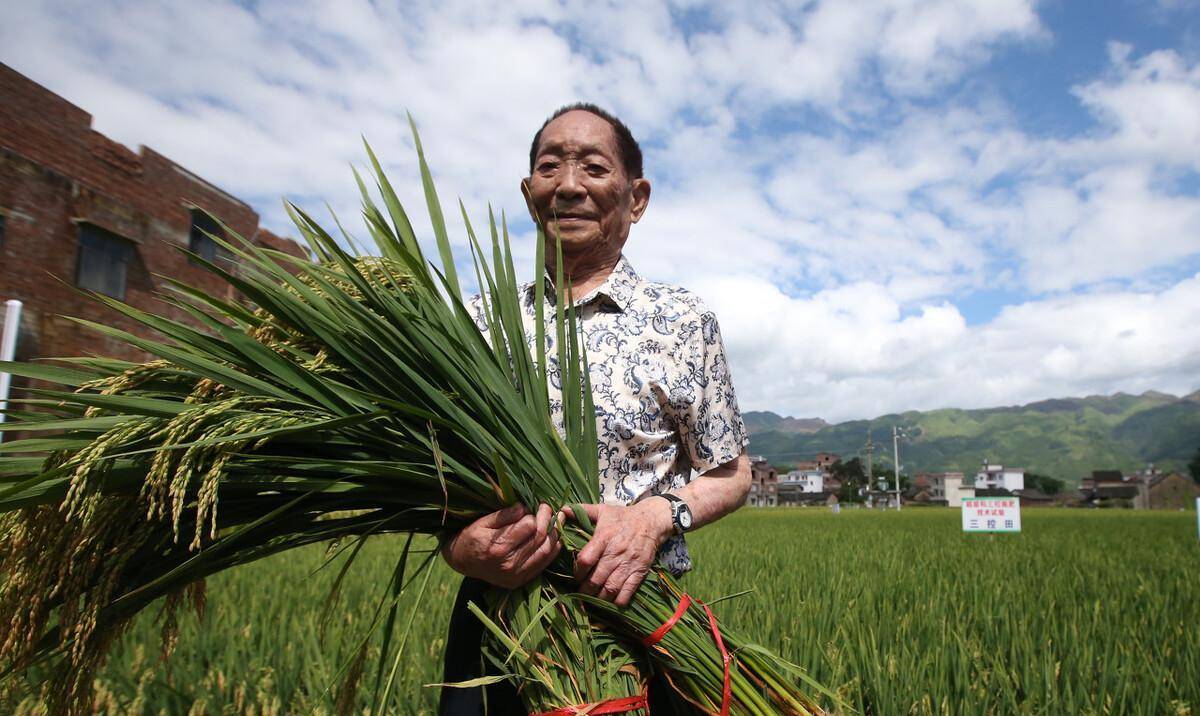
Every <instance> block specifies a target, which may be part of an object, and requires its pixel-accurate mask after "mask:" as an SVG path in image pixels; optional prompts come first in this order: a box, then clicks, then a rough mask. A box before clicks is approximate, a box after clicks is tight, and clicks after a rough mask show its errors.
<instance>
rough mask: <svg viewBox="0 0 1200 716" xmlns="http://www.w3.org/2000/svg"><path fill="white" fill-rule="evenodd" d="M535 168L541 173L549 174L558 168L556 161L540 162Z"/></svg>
mask: <svg viewBox="0 0 1200 716" xmlns="http://www.w3.org/2000/svg"><path fill="white" fill-rule="evenodd" d="M537 170H538V171H539V172H541V173H542V174H549V173H551V172H554V171H557V170H558V163H557V162H542V163H541V164H539V165H538V166H537Z"/></svg>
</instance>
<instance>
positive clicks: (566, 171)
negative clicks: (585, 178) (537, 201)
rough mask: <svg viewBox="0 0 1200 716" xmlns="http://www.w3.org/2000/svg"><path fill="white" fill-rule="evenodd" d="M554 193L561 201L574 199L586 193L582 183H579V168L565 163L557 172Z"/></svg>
mask: <svg viewBox="0 0 1200 716" xmlns="http://www.w3.org/2000/svg"><path fill="white" fill-rule="evenodd" d="M555 193H556V194H558V196H559V197H560V198H563V199H576V198H579V197H580V196H583V194H584V193H586V190H585V189H584V188H583V182H582V181H580V176H579V167H578V166H576V164H575V162H567V163H566V165H565V166H564V167H563V169H562V171H561V172H559V175H558V186H557V187H556V188H555Z"/></svg>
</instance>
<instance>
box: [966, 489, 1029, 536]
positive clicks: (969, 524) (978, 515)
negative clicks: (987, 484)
mask: <svg viewBox="0 0 1200 716" xmlns="http://www.w3.org/2000/svg"><path fill="white" fill-rule="evenodd" d="M962 528H963V532H1020V531H1021V500H1020V498H1018V497H1016V496H1013V497H964V498H963V503H962Z"/></svg>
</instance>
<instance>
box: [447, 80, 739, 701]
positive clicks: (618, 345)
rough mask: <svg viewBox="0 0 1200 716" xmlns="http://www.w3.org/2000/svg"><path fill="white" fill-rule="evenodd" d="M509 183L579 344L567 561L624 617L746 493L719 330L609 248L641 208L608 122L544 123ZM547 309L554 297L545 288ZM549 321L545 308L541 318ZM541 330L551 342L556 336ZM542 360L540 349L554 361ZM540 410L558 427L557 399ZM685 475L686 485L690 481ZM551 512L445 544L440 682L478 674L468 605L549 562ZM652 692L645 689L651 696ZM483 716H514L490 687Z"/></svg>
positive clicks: (633, 154) (620, 128)
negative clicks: (591, 435)
mask: <svg viewBox="0 0 1200 716" xmlns="http://www.w3.org/2000/svg"><path fill="white" fill-rule="evenodd" d="M529 159H530V173H529V176H528V177H527V178H526V179H524V180H523V182H522V190H523V192H524V193H525V195H526V197H527V198H528V200H529V207H530V213H531V215H532V217H533V219H534V221H536V222H538V223H539V224H540V225H541V226H542V227H544V228H545V230H546V231H545V233H546V235H547V237H555V236H557V237H559V238H560V240H561V243H562V254H563V272H564V274H565V276H564V277H559V276H555V275H554V265H555V260H554V258H553V257H554V256H555V246H554V240H553V238H548V239H547V241H548V243H549V245H548V246H547V250H546V255H547V257H549V258H548V260H547V275H546V277H545V279H544V280H546V281H547V282H548V285H549V284H550V283H552V282H555V281H558V280H559V279H561V278H565V279H566V280H568V281H570V284H571V287H572V291H573V295H574V296H577V297H579V298H577V299H576V300H575V307H576V312H577V316H578V320H579V322H580V326H581V329H582V334H583V336H584V340H586V341H587V347H588V357H589V362H590V366H589V369H590V371H589V372H590V377H591V382H592V391H593V398H594V402H595V405H596V421H597V429H598V430H597V432H598V438H599V444H598V445H597V449H598V451H599V465H600V475H599V476H598V478H599V481H600V494H601V498H602V500H603V502H602V503H601V504H597V505H586V506H585V509H586V510H587V512H588V515H589V517H591V518H592V520H593V521H594V522H595V526H596V530H595V534H594V536H593V537H592V540H591V541H590V542H589V543H588V544H587V546H586V547H584V549H583V550H581V551H580V552H579V554H578V555H577V557H576V560H575V575H576V577H577V578H578V579H579V585H580V586H579V588H580V591H581V592H584V593H586V594H592V595H597V596H599V597H601V598H604V599H608V600H611V601H614V602H615V603H617V604H618V605H622V606H624V605H626V604H628V603H629V600H630V599H631V598H632V597H633V594H634V592H635V591H636V590H637V588H638V586H639V585H640V584H641V583H642V580H643V579H644V578H645V576H646V574H647V573H648V572H649V570H650V568H651V567H652V566H653V565H654V563H655V562H656V561H661V562H662V564H663V565H664V566H666V568H667V569H669V570H671V571H672V572H674V573H676V574H682V573H683V572H685V571H687V570H689V569H691V560H690V558H689V555H688V550H687V545H686V543H685V542H684V539H683V535H684V533H685V532H687V531H689V530H693V529H696V528H699V527H702V526H704V525H706V524H708V523H710V522H713V521H714V520H717V519H720V518H721V517H723V516H724V515H727V514H729V513H730V512H733V511H734V510H736V509H737V508H738V507H739V506H740V505H741V504H742V503H743V501H744V499H745V495H746V491H747V490H748V489H749V485H750V466H749V460H748V459H747V458H746V455H745V452H744V447H745V444H746V442H747V438H746V432H745V428H744V426H743V425H742V420H741V416H740V414H739V413H738V408H737V400H736V398H735V396H734V392H733V385H732V383H731V381H730V376H729V369H728V365H727V363H726V360H725V351H724V347H723V346H722V343H721V337H720V332H719V329H718V327H717V322H716V318H715V317H714V316H713V314H712V313H711V312H710V311H708V309H707V308H705V306H704V304H703V303H701V301H700V300H699V299H698V298H697V297H695V296H693V295H692V294H690V293H688V292H687V291H685V290H683V289H681V288H677V287H674V286H669V285H666V284H661V283H655V282H652V281H647V280H645V279H643V278H641V277H640V276H639V275H638V274H637V273H635V272H634V270H633V267H632V266H631V265H630V264H629V261H628V260H627V259H625V257H624V256H623V255H622V253H621V250H622V248H623V247H624V245H625V241H626V239H628V237H629V229H630V227H631V225H633V224H635V223H637V222H638V220H639V219H640V218H641V217H642V215H643V214H644V213H645V211H646V206H647V205H648V203H649V201H650V182H649V181H648V180H647V179H645V178H644V177H643V176H642V152H641V149H640V148H639V147H638V144H637V142H636V141H635V140H634V138H633V135H632V134H631V133H630V131H629V129H628V128H627V127H626V126H625V125H624V124H623V123H622V122H621V121H620V120H618V119H617V118H616V117H613V116H612V115H610V114H609V113H607V112H605V111H604V110H602V109H600V108H599V107H596V106H595V105H590V104H576V105H571V106H568V107H563V108H562V109H559V110H558V111H557V112H555V113H554V114H553V115H552V116H551V117H550V118H549V119H548V120H546V122H545V124H543V125H542V128H541V129H540V130H539V131H538V133H537V134H536V135H535V136H534V138H533V144H532V147H531V148H530V153H529ZM535 295H536V294H535V293H534V289H533V285H532V284H529V285H528V286H526V287H524V288H523V289H522V299H523V303H522V305H523V308H524V309H525V310H524V319H525V326H526V332H527V334H532V333H533V323H534V321H535V320H536V313H535V307H534V305H533V302H534V300H535V299H534V296H535ZM546 300H547V302H553V301H554V300H555V298H554V291H553V290H552V288H551V290H547V291H546ZM544 313H545V316H547V317H548V319H547V320H550V321H552V320H553V316H554V310H553V307H552V306H550V307H548V310H546V311H545V312H544ZM553 334H554V331H553V330H550V331H548V335H553ZM551 353H553V351H551ZM551 392H552V407H553V408H554V410H555V413H556V415H555V417H556V419H557V421H558V422H559V424H560V425H561V423H562V420H561V402H560V401H558V400H554V399H553V398H554V397H555V396H554V394H555V393H556V386H551ZM693 473H697V474H698V475H699V476H698V477H693V476H692V475H693ZM553 519H554V514H553V511H552V509H551V508H550V507H549V506H547V505H541V506H540V507H539V508H538V510H537V512H536V513H533V514H531V513H529V512H528V511H527V510H525V509H524V508H523V507H521V506H515V507H511V508H508V509H505V510H501V511H499V512H496V513H494V514H491V515H487V516H485V517H483V518H481V519H479V520H477V521H476V522H474V523H473V524H471V525H469V526H468V527H466V528H465V529H463V530H462V531H461V532H460V533H458V534H457V535H455V536H454V537H453V538H452V539H450V540H448V541H447V542H446V543H445V545H444V546H443V550H442V554H443V556H444V557H445V559H446V561H447V562H448V563H449V564H450V566H451V567H453V568H454V569H455V570H457V571H458V572H460V573H462V574H463V575H465V576H466V579H464V580H463V586H462V588H461V590H460V592H459V596H458V602H457V604H456V605H455V611H454V614H453V616H452V618H451V630H450V637H449V639H448V642H447V647H446V673H445V678H446V681H465V680H468V679H472V678H476V677H478V676H481V675H482V674H483V673H484V672H483V670H482V667H481V664H480V661H481V659H480V654H479V644H480V639H481V638H482V629H481V627H480V626H479V624H478V622H477V620H475V619H474V618H473V617H472V615H471V614H470V613H469V612H468V611H467V609H466V603H467V601H468V600H472V599H476V600H477V599H478V597H479V595H480V594H481V593H482V591H483V590H484V589H486V585H488V584H492V585H496V586H499V587H504V588H510V589H511V588H513V587H517V586H520V585H522V584H525V583H526V582H528V581H530V580H531V579H533V578H534V577H536V576H537V575H538V574H540V573H541V571H542V570H543V569H545V568H546V567H547V566H548V565H549V564H550V563H551V562H552V561H553V560H554V558H555V557H556V556H557V555H558V551H559V544H558V541H557V538H556V532H555V531H554V530H553V529H551V522H552V520H553ZM652 691H653V690H652ZM484 701H485V694H484V689H482V688H476V689H446V690H444V691H443V694H442V704H441V709H440V712H441V713H442V714H454V715H455V716H457V715H459V714H472V716H473V715H474V714H480V713H483V712H484V711H483V708H484ZM486 702H487V713H489V714H509V713H516V714H520V713H524V712H523V711H522V709H521V706H520V701H519V699H517V697H516V694H515V691H514V690H513V689H512V688H511V687H510V686H508V685H507V684H506V683H505V684H497V685H495V686H493V687H489V688H488V689H487V693H486Z"/></svg>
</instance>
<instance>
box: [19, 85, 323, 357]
mask: <svg viewBox="0 0 1200 716" xmlns="http://www.w3.org/2000/svg"><path fill="white" fill-rule="evenodd" d="M192 205H195V206H198V207H201V208H203V209H205V210H207V211H209V212H210V213H212V214H213V215H214V216H217V217H218V218H220V219H221V220H222V221H223V222H224V223H225V224H226V225H228V226H229V227H230V228H231V229H233V230H234V231H236V232H237V233H238V234H240V235H241V236H244V237H248V238H250V239H252V240H253V241H255V243H258V244H259V245H263V246H268V247H270V248H273V249H276V250H280V251H284V252H286V253H289V254H292V255H294V256H299V257H304V256H306V252H305V250H304V249H302V248H301V247H300V246H299V245H298V244H296V242H294V241H291V240H290V239H285V238H282V237H278V236H275V235H274V234H271V233H270V232H268V231H266V230H265V229H260V228H259V226H258V214H257V213H256V212H255V211H254V210H253V209H252V208H250V206H249V205H247V204H246V203H245V202H242V201H240V200H238V199H237V198H235V197H233V196H230V195H229V194H227V193H226V192H224V191H222V190H221V189H219V188H218V187H216V186H213V185H212V184H210V183H208V182H207V181H205V180H204V179H202V178H201V177H198V176H196V175H194V174H192V173H191V172H189V171H187V170H186V169H184V168H183V167H181V166H179V165H178V164H176V163H174V162H172V161H171V160H170V159H168V158H166V157H164V156H163V155H161V154H159V153H157V152H155V151H153V150H151V149H148V148H146V147H142V148H141V149H140V151H138V152H133V151H130V150H129V149H128V148H126V147H125V146H123V145H121V144H119V143H117V142H114V141H112V140H110V139H108V138H107V137H105V136H103V135H102V134H100V133H98V132H96V131H94V130H93V129H92V128H91V115H90V114H88V113H87V112H85V111H84V110H82V109H80V108H79V107H76V106H75V105H73V104H71V103H70V102H68V101H67V100H65V99H63V98H62V97H59V96H57V95H55V94H54V93H52V92H50V91H49V90H47V89H45V88H44V87H41V86H40V85H38V84H36V83H35V82H33V81H31V80H29V79H28V78H26V77H24V76H22V75H20V74H19V73H17V72H15V71H14V70H12V69H11V68H9V67H7V66H5V65H3V64H0V215H3V216H4V219H5V222H4V236H3V240H2V242H0V301H2V300H5V299H10V298H16V299H19V300H20V301H22V302H23V303H24V304H25V305H24V311H23V315H22V320H21V338H20V341H19V345H18V358H20V359H28V358H33V357H44V356H71V355H86V354H98V355H106V356H114V357H120V358H126V359H131V360H144V359H146V358H147V356H146V355H145V354H143V353H141V352H140V351H137V350H134V349H130V348H129V347H127V346H125V345H123V344H121V343H120V342H118V341H114V340H111V339H108V338H105V337H104V336H101V335H98V334H96V333H95V332H93V331H90V330H86V329H84V328H82V327H80V326H79V325H77V324H75V323H74V322H72V321H70V320H68V319H66V318H63V317H62V316H63V315H67V316H77V317H80V318H86V319H88V320H92V321H96V322H99V323H104V324H108V325H112V326H116V327H118V328H123V329H126V330H130V331H133V332H135V333H140V334H143V335H144V334H145V331H143V330H142V329H140V328H139V327H137V326H136V325H134V324H132V323H131V322H130V321H128V320H126V319H124V318H122V317H121V316H120V314H118V313H116V312H115V311H112V310H110V309H107V308H105V307H104V306H102V305H100V304H98V303H97V302H95V301H93V300H91V299H89V298H87V297H86V296H84V295H82V294H81V293H80V292H79V291H78V290H77V289H75V288H74V282H75V273H76V269H77V259H78V253H79V231H80V229H79V226H80V224H81V223H90V224H93V225H96V226H98V227H101V228H103V229H105V230H107V231H110V232H112V233H115V234H117V235H119V236H121V237H123V238H125V239H128V240H129V241H131V242H133V243H134V244H135V247H136V256H135V258H134V259H133V261H132V262H131V264H130V265H129V267H128V270H127V285H126V293H125V302H126V303H128V304H129V305H132V306H134V307H136V308H140V309H144V310H149V311H154V312H157V313H165V314H166V315H171V316H172V317H175V318H181V319H185V320H186V318H187V317H186V316H183V315H180V314H179V313H176V312H173V311H170V310H168V308H167V306H166V305H165V304H163V303H162V302H161V301H160V300H158V299H157V298H156V297H155V293H156V292H158V291H160V281H159V279H158V278H157V277H156V276H158V275H163V276H170V277H172V278H174V279H177V280H180V281H183V282H185V283H189V284H192V285H194V286H197V287H199V288H202V289H204V290H206V291H210V292H222V291H224V290H225V286H224V285H223V284H222V283H221V282H220V280H219V279H217V278H216V277H214V276H213V275H211V274H209V273H208V272H207V271H205V270H204V269H202V268H200V267H199V266H197V265H194V264H193V263H192V262H190V261H189V260H188V258H187V257H186V256H185V255H183V254H181V253H180V252H179V251H178V248H179V247H183V248H186V247H187V245H188V237H189V232H190V228H191V222H192V215H191V211H190V207H191V206H192Z"/></svg>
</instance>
